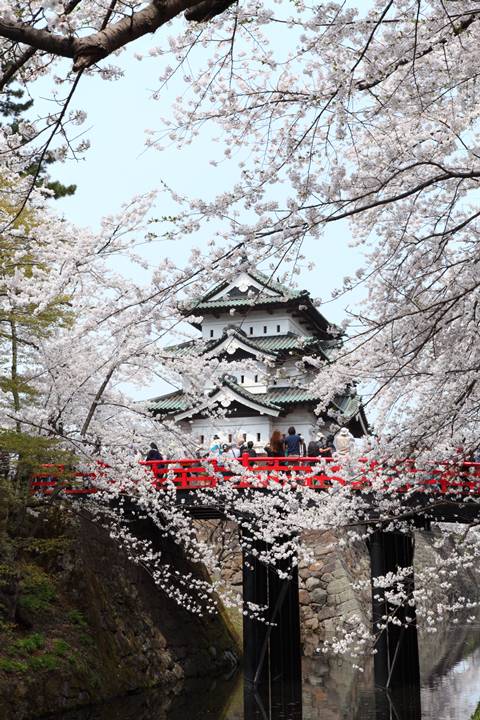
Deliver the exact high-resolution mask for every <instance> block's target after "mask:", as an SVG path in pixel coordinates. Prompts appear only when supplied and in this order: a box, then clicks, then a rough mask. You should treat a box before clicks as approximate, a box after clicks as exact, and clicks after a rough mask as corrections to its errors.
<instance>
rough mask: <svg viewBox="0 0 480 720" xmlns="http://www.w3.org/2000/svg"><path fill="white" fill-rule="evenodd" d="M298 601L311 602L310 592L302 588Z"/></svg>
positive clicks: (302, 603) (307, 603)
mask: <svg viewBox="0 0 480 720" xmlns="http://www.w3.org/2000/svg"><path fill="white" fill-rule="evenodd" d="M298 601H299V603H300V605H309V604H310V593H309V592H307V591H306V590H300V591H299V593H298Z"/></svg>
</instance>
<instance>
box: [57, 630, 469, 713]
mask: <svg viewBox="0 0 480 720" xmlns="http://www.w3.org/2000/svg"><path fill="white" fill-rule="evenodd" d="M420 656H421V689H420V695H421V706H422V710H421V715H418V714H417V711H416V710H415V708H409V707H408V704H407V705H404V707H403V708H398V707H395V704H394V703H393V704H392V703H390V702H387V703H385V704H384V709H383V710H379V709H378V701H377V706H376V699H375V691H374V683H373V668H372V665H373V663H372V662H371V661H370V660H367V661H366V662H365V663H363V667H362V668H361V669H357V670H354V669H353V668H352V666H351V663H350V662H349V661H348V660H346V659H338V658H336V659H326V658H325V657H323V656H318V657H316V658H311V659H304V661H303V685H302V688H301V697H302V700H301V703H295V702H292V697H295V692H292V689H291V688H286V687H284V686H279V687H275V688H273V690H272V692H271V693H270V694H269V695H267V696H266V697H265V696H264V697H261V698H258V697H257V698H255V697H254V696H253V695H251V694H247V695H246V696H244V684H243V678H242V675H241V673H237V675H235V676H234V677H232V678H230V679H223V680H220V681H216V682H212V683H210V684H209V683H208V682H207V681H202V682H198V683H190V684H189V685H187V686H186V687H183V688H182V689H181V690H180V691H179V692H178V694H174V695H172V696H170V697H169V698H165V694H164V692H163V691H161V690H152V691H149V692H142V693H139V694H135V695H131V696H129V697H124V698H119V699H115V700H112V701H110V702H108V703H105V704H102V705H98V706H95V707H89V708H84V709H82V710H78V711H73V712H70V713H63V714H62V715H61V716H60V715H56V716H53V717H54V718H55V720H60V717H61V718H62V720H183V719H184V718H186V719H187V720H203V719H206V720H390V719H391V720H394V719H395V720H470V718H471V717H472V715H473V713H474V712H475V709H476V707H477V705H478V704H479V703H480V624H477V625H475V626H474V627H472V626H469V627H450V628H448V629H447V630H446V631H444V632H443V633H439V634H438V635H433V636H430V637H427V638H423V642H421V643H420ZM406 694H407V696H408V691H407V693H406ZM387 700H388V699H387ZM385 708H386V709H385Z"/></svg>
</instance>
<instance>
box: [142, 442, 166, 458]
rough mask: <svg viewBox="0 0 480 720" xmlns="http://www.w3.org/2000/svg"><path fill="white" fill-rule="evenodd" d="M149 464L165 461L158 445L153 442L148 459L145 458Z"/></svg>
mask: <svg viewBox="0 0 480 720" xmlns="http://www.w3.org/2000/svg"><path fill="white" fill-rule="evenodd" d="M145 460H146V461H147V462H149V461H150V460H163V457H162V454H161V452H160V450H159V449H158V447H157V444H156V443H154V442H152V443H150V450H149V451H148V453H147V457H146V458H145Z"/></svg>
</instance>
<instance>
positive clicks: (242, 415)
mask: <svg viewBox="0 0 480 720" xmlns="http://www.w3.org/2000/svg"><path fill="white" fill-rule="evenodd" d="M184 312H185V315H186V317H188V316H191V318H192V319H191V320H190V323H191V324H192V325H193V326H194V327H195V328H196V329H197V330H199V331H200V332H201V338H199V339H198V340H192V341H189V342H186V343H182V344H181V345H177V346H175V347H171V348H167V350H168V351H170V352H171V353H172V354H173V355H182V356H185V355H188V354H189V353H191V352H192V351H193V350H197V349H198V348H199V346H200V345H199V343H200V344H201V345H202V350H201V352H202V353H205V354H208V355H209V356H212V355H214V356H216V357H218V358H222V359H224V360H227V361H228V362H235V370H234V371H233V370H232V373H231V374H225V375H224V377H223V379H222V381H221V384H220V385H219V384H218V383H217V385H216V386H213V385H211V386H209V385H208V381H206V384H205V402H200V403H193V404H192V403H191V402H189V400H188V398H187V395H186V393H185V392H184V391H182V390H178V391H176V392H173V393H169V394H168V395H162V396H160V397H157V398H154V399H153V400H152V401H151V402H150V405H149V406H150V409H151V411H152V412H153V413H154V414H155V415H156V416H160V417H163V418H169V419H173V420H174V421H175V422H176V423H178V424H179V425H180V426H181V427H182V429H184V430H187V431H189V432H191V434H192V437H193V438H194V441H195V442H196V444H198V445H201V446H204V447H208V445H209V443H210V440H211V438H212V436H213V434H219V435H220V436H221V437H223V438H224V439H225V440H229V441H232V439H233V440H235V439H237V437H238V436H239V435H243V436H244V437H245V438H247V439H249V440H253V441H254V443H255V446H256V447H257V448H263V446H264V445H265V444H266V443H267V442H268V439H269V438H270V435H271V433H272V432H273V430H275V429H278V430H280V431H281V432H286V431H287V429H288V427H289V426H290V425H294V426H295V428H296V430H297V432H300V433H302V435H303V437H304V439H305V441H306V442H307V443H308V441H309V440H310V438H311V436H312V435H313V434H314V433H315V432H317V431H318V430H321V431H323V432H324V433H325V434H326V435H327V434H329V433H334V432H335V431H336V430H338V428H339V427H341V426H346V427H348V429H349V430H350V431H351V433H352V434H353V435H354V436H356V437H360V436H361V435H364V434H365V431H366V427H367V423H366V420H365V416H364V412H363V409H362V407H361V404H360V401H359V399H358V397H357V396H356V393H355V390H354V389H352V392H351V393H347V394H345V395H341V396H337V397H336V398H335V401H334V403H332V405H331V407H330V408H329V410H328V412H327V413H325V414H324V415H323V416H320V417H319V416H317V415H316V414H315V412H314V408H315V407H316V405H318V399H316V398H315V397H314V396H313V395H312V393H311V392H310V391H309V389H308V386H309V384H310V383H311V381H312V379H313V377H314V374H315V368H314V367H313V366H312V364H309V363H308V361H306V362H304V361H303V360H302V359H303V358H304V357H305V358H306V357H313V358H316V359H317V360H321V361H322V362H326V363H328V362H329V353H330V352H331V350H332V348H333V347H335V346H338V343H339V342H340V340H339V332H338V329H337V328H335V327H332V326H331V325H330V324H329V323H328V322H327V320H326V319H325V318H324V316H323V315H322V314H321V313H320V312H319V311H318V310H317V308H316V307H315V306H314V304H313V302H312V299H311V298H310V294H309V293H308V292H307V291H306V290H302V291H292V290H290V289H288V288H287V287H285V286H283V285H280V284H279V283H276V282H272V281H271V280H270V279H269V278H268V277H267V276H266V275H264V274H263V273H261V272H259V271H258V270H248V271H244V272H241V273H239V275H238V277H237V278H235V280H232V281H229V282H222V283H219V284H217V285H215V286H214V287H212V288H211V290H210V291H208V292H207V293H206V294H205V295H204V296H203V297H201V298H199V299H198V300H196V301H194V302H191V303H189V304H188V305H186V306H185V307H184ZM193 316H195V317H193ZM197 316H201V320H200V321H198V322H197V321H196V320H195V318H197ZM247 360H248V361H249V362H248V363H247V362H245V361H247ZM242 361H244V362H245V370H242V369H241V370H240V371H239V370H238V367H239V365H238V363H239V362H240V363H241V362H242ZM215 406H220V407H222V408H225V409H226V412H225V417H221V418H218V419H212V418H210V417H208V416H207V413H206V408H207V407H208V408H210V409H211V408H212V407H215Z"/></svg>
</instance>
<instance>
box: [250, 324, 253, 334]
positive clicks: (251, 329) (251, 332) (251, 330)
mask: <svg viewBox="0 0 480 720" xmlns="http://www.w3.org/2000/svg"><path fill="white" fill-rule="evenodd" d="M250 335H253V327H252V326H251V325H250Z"/></svg>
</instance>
